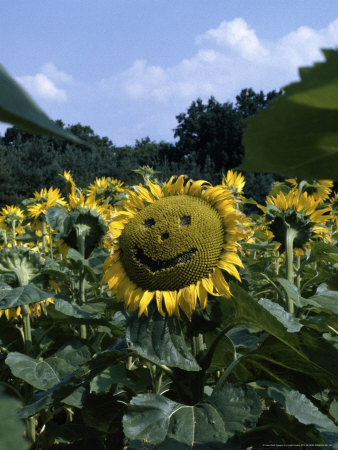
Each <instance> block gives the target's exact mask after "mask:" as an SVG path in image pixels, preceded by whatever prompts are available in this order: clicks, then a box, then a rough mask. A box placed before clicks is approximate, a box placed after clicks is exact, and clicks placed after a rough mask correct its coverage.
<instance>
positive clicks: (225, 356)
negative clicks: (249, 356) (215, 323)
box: [204, 331, 236, 370]
mask: <svg viewBox="0 0 338 450" xmlns="http://www.w3.org/2000/svg"><path fill="white" fill-rule="evenodd" d="M218 334H219V332H217V331H215V332H210V333H206V334H205V336H204V340H205V343H206V346H207V348H208V350H209V349H210V347H211V346H212V344H213V342H214V340H215V339H217V337H218ZM235 358H236V350H235V347H234V344H233V342H232V341H231V339H230V338H229V337H228V336H226V335H223V336H222V337H221V339H220V340H219V342H218V343H217V346H216V348H215V350H214V352H213V354H212V358H211V362H210V365H209V369H211V370H215V369H220V368H223V367H228V366H229V365H230V364H231V363H232V362H233V360H234V359H235Z"/></svg>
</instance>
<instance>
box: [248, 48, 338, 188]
mask: <svg viewBox="0 0 338 450" xmlns="http://www.w3.org/2000/svg"><path fill="white" fill-rule="evenodd" d="M323 53H324V56H325V58H326V61H325V62H322V63H316V64H315V65H314V66H313V67H307V68H302V69H300V77H301V81H300V82H297V83H292V84H289V85H288V86H286V87H285V88H284V91H285V94H284V95H281V96H279V97H278V98H277V99H276V100H275V101H274V102H272V104H271V107H269V108H267V109H266V110H262V111H260V112H259V113H258V114H257V115H255V116H253V117H251V118H250V119H249V120H248V128H247V131H246V132H245V134H244V138H243V144H244V147H245V160H244V163H243V164H242V166H241V167H240V170H248V171H254V172H273V173H278V174H280V175H285V176H297V177H299V178H302V179H312V178H315V179H318V178H325V179H327V178H329V179H334V180H337V179H338V173H337V167H338V129H337V122H338V90H337V84H338V50H323Z"/></svg>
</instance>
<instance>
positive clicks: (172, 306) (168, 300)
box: [163, 291, 177, 316]
mask: <svg viewBox="0 0 338 450" xmlns="http://www.w3.org/2000/svg"><path fill="white" fill-rule="evenodd" d="M163 299H164V304H165V307H166V310H167V312H168V314H169V316H172V315H173V314H175V312H176V310H177V293H176V291H163Z"/></svg>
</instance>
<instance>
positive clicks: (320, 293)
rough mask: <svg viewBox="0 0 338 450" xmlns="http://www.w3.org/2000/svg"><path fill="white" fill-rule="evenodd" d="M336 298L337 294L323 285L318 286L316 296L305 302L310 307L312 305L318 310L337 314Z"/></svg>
mask: <svg viewBox="0 0 338 450" xmlns="http://www.w3.org/2000/svg"><path fill="white" fill-rule="evenodd" d="M337 298H338V292H337V291H331V290H329V289H328V288H327V285H326V284H324V283H323V284H320V285H319V286H318V288H317V292H316V294H315V295H313V296H312V297H310V298H307V299H306V301H307V302H308V303H309V304H310V305H314V306H317V307H319V308H320V309H323V310H326V311H328V312H332V313H334V314H338V302H337Z"/></svg>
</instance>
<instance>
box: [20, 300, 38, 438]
mask: <svg viewBox="0 0 338 450" xmlns="http://www.w3.org/2000/svg"><path fill="white" fill-rule="evenodd" d="M21 310H22V318H23V335H24V344H25V353H26V355H29V356H30V355H32V350H33V345H32V330H31V322H30V316H29V305H23V306H22V309H21ZM26 388H27V389H26V390H27V394H26V395H27V397H28V398H30V397H31V396H32V395H33V387H32V386H28V385H27V386H26ZM26 425H27V436H28V439H30V441H31V442H35V440H36V435H35V417H34V416H33V417H29V418H28V419H27V422H26Z"/></svg>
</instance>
